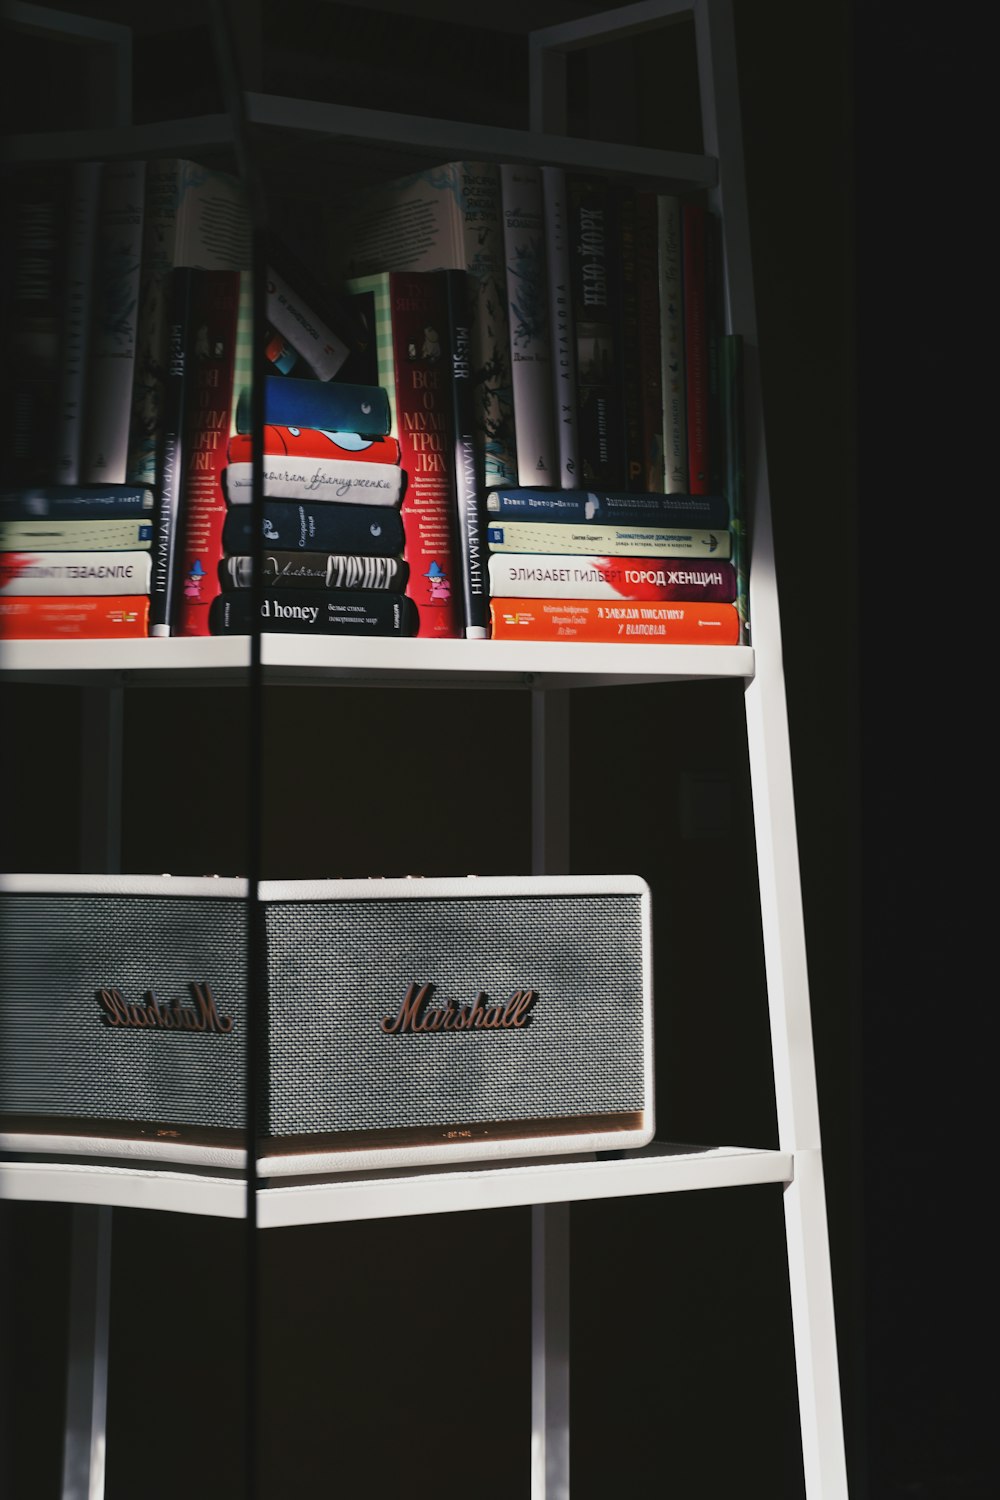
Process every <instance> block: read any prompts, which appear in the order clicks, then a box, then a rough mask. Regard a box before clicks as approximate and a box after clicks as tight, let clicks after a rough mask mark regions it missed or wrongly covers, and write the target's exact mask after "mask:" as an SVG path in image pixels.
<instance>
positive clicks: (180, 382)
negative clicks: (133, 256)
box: [140, 266, 198, 636]
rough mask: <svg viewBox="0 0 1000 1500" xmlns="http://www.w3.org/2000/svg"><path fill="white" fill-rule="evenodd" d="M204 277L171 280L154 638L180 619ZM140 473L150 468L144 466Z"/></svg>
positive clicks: (182, 272) (176, 274)
mask: <svg viewBox="0 0 1000 1500" xmlns="http://www.w3.org/2000/svg"><path fill="white" fill-rule="evenodd" d="M197 274H198V273H197V272H196V271H194V270H192V269H191V268H190V267H188V266H178V267H176V269H175V270H173V271H171V272H170V275H169V293H168V295H169V310H168V314H167V345H166V350H165V368H164V372H163V374H164V380H163V391H162V400H161V398H160V396H159V395H158V397H157V400H158V401H160V410H159V414H158V416H157V422H158V424H159V428H160V430H159V433H158V453H157V455H156V481H157V482H156V488H157V505H156V529H155V532H154V534H153V574H152V581H151V584H150V603H149V633H150V635H151V636H168V635H169V634H170V630H171V627H172V624H173V621H174V617H175V614H176V608H177V606H176V597H177V567H178V564H177V555H178V547H179V545H180V541H179V537H180V528H181V524H182V515H181V501H182V495H183V487H184V428H185V418H186V393H187V372H188V364H189V362H190V360H191V358H192V354H191V350H190V348H189V340H190V335H191V326H190V325H191V293H192V287H193V285H194V280H195V277H196V275H197ZM140 467H144V465H143V466H140Z"/></svg>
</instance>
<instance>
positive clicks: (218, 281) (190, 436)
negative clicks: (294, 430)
mask: <svg viewBox="0 0 1000 1500" xmlns="http://www.w3.org/2000/svg"><path fill="white" fill-rule="evenodd" d="M239 300H240V273H239V272H238V271H201V270H198V271H195V273H194V281H193V284H192V288H191V310H190V317H189V320H188V330H189V331H188V340H187V344H188V353H187V370H186V377H185V396H184V423H183V435H182V440H181V441H182V465H181V476H182V477H181V502H180V513H181V517H182V520H181V524H180V527H179V529H178V542H177V564H178V569H179V588H180V595H179V598H178V600H177V609H176V621H175V622H173V623H172V624H171V630H172V633H175V634H177V635H179V636H204V635H208V634H209V624H208V607H209V605H210V604H211V602H212V599H213V598H214V597H215V595H216V594H217V593H218V592H219V577H218V564H219V560H220V559H221V557H222V527H223V522H224V521H225V518H226V502H225V497H224V495H223V493H222V484H221V475H222V470H223V468H224V467H225V462H226V448H227V446H228V441H229V427H230V420H231V415H232V402H233V372H234V368H235V360H236V350H235V345H236V328H237V311H238V307H239Z"/></svg>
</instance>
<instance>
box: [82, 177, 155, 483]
mask: <svg viewBox="0 0 1000 1500" xmlns="http://www.w3.org/2000/svg"><path fill="white" fill-rule="evenodd" d="M145 173H146V164H145V162H142V161H122V162H105V164H104V170H103V172H102V177H101V197H100V205H99V208H98V222H97V243H96V252H95V253H96V259H95V266H94V272H95V274H94V303H93V315H92V320H91V325H90V356H89V360H88V374H87V407H86V414H85V422H86V428H85V433H84V447H83V455H82V461H81V477H82V479H83V482H84V483H85V484H99V483H102V482H103V483H110V484H122V483H124V482H125V479H126V475H127V470H128V439H129V422H130V418H131V411H132V377H133V373H134V370H135V354H136V345H137V342H138V337H137V336H138V327H139V269H140V265H141V261H142V221H143V195H144V188H145Z"/></svg>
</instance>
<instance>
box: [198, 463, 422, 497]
mask: <svg viewBox="0 0 1000 1500" xmlns="http://www.w3.org/2000/svg"><path fill="white" fill-rule="evenodd" d="M262 484H263V494H264V495H265V497H266V498H267V499H269V500H314V501H315V500H319V501H327V502H329V503H331V504H349V505H399V504H400V502H401V500H402V498H403V471H402V469H401V468H400V466H399V464H378V463H365V462H362V463H355V462H354V461H353V460H352V459H349V458H292V457H288V456H286V457H283V458H268V457H267V456H265V457H264V459H263V460H262ZM252 487H253V465H252V464H250V463H238V464H234V463H229V464H227V465H226V467H225V468H224V469H223V470H222V488H223V491H224V493H225V496H226V500H227V501H228V503H229V504H230V505H249V504H250V501H251V498H252Z"/></svg>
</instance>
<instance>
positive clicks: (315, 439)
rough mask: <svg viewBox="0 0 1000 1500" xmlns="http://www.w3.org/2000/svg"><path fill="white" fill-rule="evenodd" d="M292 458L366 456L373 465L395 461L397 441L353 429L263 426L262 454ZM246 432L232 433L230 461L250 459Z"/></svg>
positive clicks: (396, 458)
mask: <svg viewBox="0 0 1000 1500" xmlns="http://www.w3.org/2000/svg"><path fill="white" fill-rule="evenodd" d="M285 453H287V454H290V455H291V456H292V457H294V458H353V459H356V460H358V459H367V460H369V461H370V462H371V463H375V464H398V463H399V442H398V440H397V439H396V438H394V437H378V438H374V437H373V438H366V437H361V436H360V434H358V433H354V432H325V431H324V430H323V429H322V428H321V427H275V426H272V425H268V426H267V427H265V428H264V457H265V458H277V457H279V456H280V455H281V454H285ZM252 456H253V455H252V439H251V437H250V434H249V433H248V432H234V433H233V436H232V437H231V438H230V439H229V462H230V463H232V464H248V463H250V461H251V458H252Z"/></svg>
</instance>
